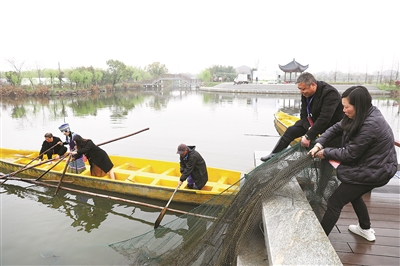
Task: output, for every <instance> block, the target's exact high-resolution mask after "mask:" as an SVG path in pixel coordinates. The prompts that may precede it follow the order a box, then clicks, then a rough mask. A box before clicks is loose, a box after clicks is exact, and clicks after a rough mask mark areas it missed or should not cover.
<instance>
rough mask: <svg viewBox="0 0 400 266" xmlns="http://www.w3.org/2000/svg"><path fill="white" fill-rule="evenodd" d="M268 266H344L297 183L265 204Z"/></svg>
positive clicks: (264, 223) (286, 187) (279, 192)
mask: <svg viewBox="0 0 400 266" xmlns="http://www.w3.org/2000/svg"><path fill="white" fill-rule="evenodd" d="M262 218H263V226H264V232H265V245H266V248H267V253H268V261H269V265H342V263H341V261H340V259H339V257H338V255H337V254H336V251H335V249H334V248H333V247H332V244H331V242H330V241H329V239H328V237H327V236H326V235H325V232H324V231H323V229H322V227H321V225H320V222H319V221H318V219H317V217H316V216H315V214H314V212H313V210H312V208H311V206H310V204H309V203H308V201H307V198H306V197H305V195H304V193H303V191H302V190H301V188H300V186H299V184H298V183H297V181H296V180H294V181H291V182H289V183H288V184H287V185H285V186H284V187H283V188H281V189H280V190H278V191H277V192H276V193H275V195H274V196H273V197H272V198H269V199H268V200H266V201H264V202H263V204H262Z"/></svg>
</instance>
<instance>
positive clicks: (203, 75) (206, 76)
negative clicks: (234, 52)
mask: <svg viewBox="0 0 400 266" xmlns="http://www.w3.org/2000/svg"><path fill="white" fill-rule="evenodd" d="M200 75H201V76H200V78H201V80H203V81H205V82H209V81H210V80H211V72H210V70H208V69H205V70H203V71H202V72H201V74H200Z"/></svg>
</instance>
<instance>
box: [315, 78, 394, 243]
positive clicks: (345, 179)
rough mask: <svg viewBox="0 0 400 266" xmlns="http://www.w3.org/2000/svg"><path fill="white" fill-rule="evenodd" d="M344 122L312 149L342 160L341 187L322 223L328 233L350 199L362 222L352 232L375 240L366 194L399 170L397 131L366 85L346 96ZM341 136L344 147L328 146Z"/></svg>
mask: <svg viewBox="0 0 400 266" xmlns="http://www.w3.org/2000/svg"><path fill="white" fill-rule="evenodd" d="M342 103H343V111H344V113H345V116H344V118H343V119H342V121H340V122H338V123H336V124H335V125H333V126H332V127H330V128H329V129H328V130H327V131H326V132H325V133H324V134H322V136H321V137H320V138H318V139H317V143H316V145H315V146H314V148H312V149H311V151H310V152H309V153H310V154H311V155H312V156H313V157H314V156H315V157H318V158H320V159H329V160H335V161H338V162H339V163H340V164H339V165H338V166H337V169H336V171H337V177H338V179H339V180H340V181H341V184H340V185H339V187H338V188H337V189H336V190H335V191H334V192H333V194H332V195H331V197H330V198H329V200H328V205H327V210H326V212H325V215H324V217H323V218H322V221H321V225H322V227H323V229H324V231H325V233H326V234H327V235H329V233H330V232H331V230H332V228H333V227H334V226H335V224H336V222H337V220H338V219H339V216H340V212H341V210H342V208H343V207H344V206H345V205H346V204H347V203H349V202H351V204H352V205H353V208H354V211H355V213H356V214H357V217H358V222H359V224H358V225H350V226H349V231H351V232H353V233H355V234H357V235H360V236H362V237H364V238H365V239H367V240H368V241H374V240H375V231H374V230H373V229H371V227H370V226H371V222H370V217H369V214H368V209H367V206H366V205H365V202H364V200H363V199H362V196H363V195H364V194H365V193H368V192H370V191H371V190H372V189H374V188H376V187H381V186H384V185H385V184H387V183H388V182H389V180H390V179H391V178H392V177H393V176H394V174H395V173H396V171H397V156H396V151H395V147H394V136H393V131H392V129H391V128H390V126H389V124H388V123H387V122H386V120H385V118H384V117H383V115H382V113H381V112H380V111H379V110H378V108H376V107H375V106H372V98H371V95H370V94H369V92H368V90H367V89H366V88H365V87H363V86H353V87H350V88H349V89H347V90H346V91H345V92H344V93H343V95H342ZM338 136H341V137H342V147H341V148H324V146H325V145H326V143H328V142H329V141H330V140H332V139H334V138H336V137H338Z"/></svg>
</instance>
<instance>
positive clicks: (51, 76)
mask: <svg viewBox="0 0 400 266" xmlns="http://www.w3.org/2000/svg"><path fill="white" fill-rule="evenodd" d="M44 75H45V76H46V77H48V78H49V79H50V84H51V88H52V89H53V86H54V79H55V78H56V77H57V75H58V71H57V70H54V69H47V70H46V71H45V74H44Z"/></svg>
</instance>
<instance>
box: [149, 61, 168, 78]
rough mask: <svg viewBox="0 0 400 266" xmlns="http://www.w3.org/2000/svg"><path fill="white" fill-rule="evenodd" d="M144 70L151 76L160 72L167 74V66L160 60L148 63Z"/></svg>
mask: <svg viewBox="0 0 400 266" xmlns="http://www.w3.org/2000/svg"><path fill="white" fill-rule="evenodd" d="M145 70H146V71H148V72H149V73H150V75H151V76H152V77H153V78H155V77H158V76H160V75H162V74H168V68H167V67H166V66H165V65H164V64H161V63H160V62H154V63H152V64H150V65H148V66H147V67H146V68H145Z"/></svg>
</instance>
